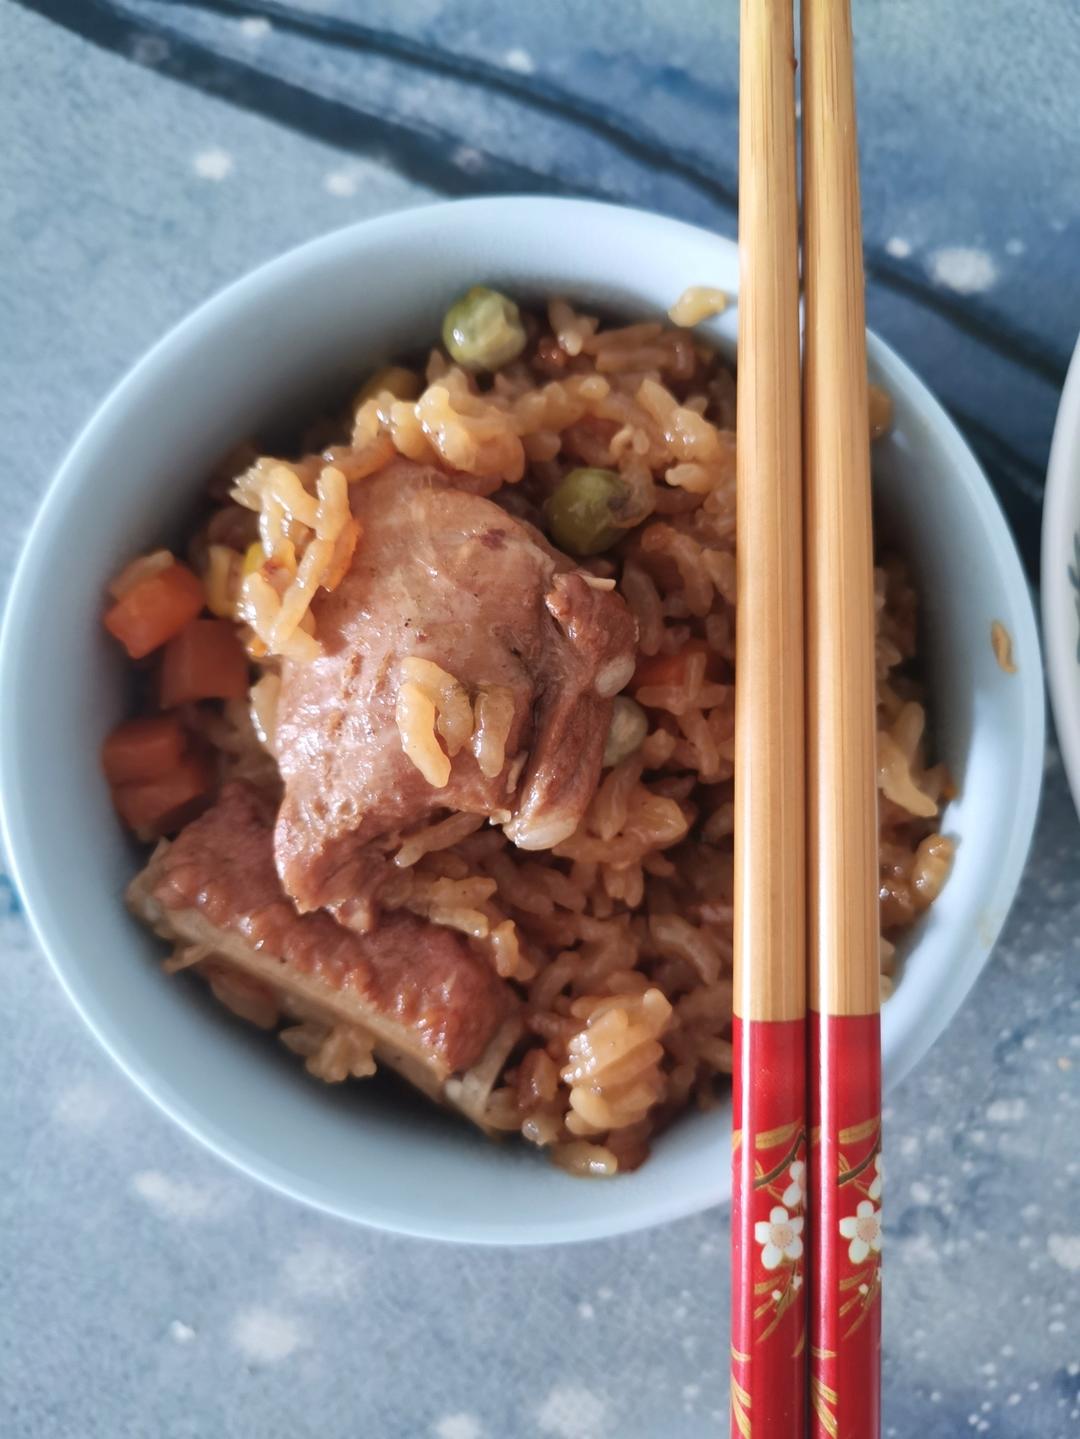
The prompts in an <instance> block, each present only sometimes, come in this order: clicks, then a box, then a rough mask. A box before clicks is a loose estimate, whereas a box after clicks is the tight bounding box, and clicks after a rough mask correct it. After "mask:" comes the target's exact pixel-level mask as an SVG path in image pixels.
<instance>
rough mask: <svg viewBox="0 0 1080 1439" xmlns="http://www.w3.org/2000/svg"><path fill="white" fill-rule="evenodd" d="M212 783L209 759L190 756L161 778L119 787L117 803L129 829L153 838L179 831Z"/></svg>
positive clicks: (117, 787) (117, 789)
mask: <svg viewBox="0 0 1080 1439" xmlns="http://www.w3.org/2000/svg"><path fill="white" fill-rule="evenodd" d="M211 781H212V775H211V771H210V766H209V765H208V764H207V762H206V760H205V759H203V758H202V756H200V755H188V756H187V757H186V758H185V759H182V760H181V761H180V763H179V764H178V765H177V766H176V768H175V769H173V770H170V771H169V772H168V773H167V774H163V775H160V776H159V777H158V778H157V779H150V780H143V781H141V782H139V783H136V784H120V785H116V786H115V788H114V789H113V804H114V805H115V806H116V809H117V813H118V814H119V815H120V818H121V819H122V820H123V821H124V823H125V824H126V825H127V826H128V828H129V829H133V830H134V831H135V832H136V833H137V834H138V835H139V836H140V837H142V838H146V839H152V838H155V837H156V836H159V835H163V834H168V833H170V832H171V831H173V830H176V829H179V828H180V826H181V825H182V824H183V823H184V822H185V821H186V820H187V819H188V818H189V817H190V815H191V814H192V813H193V811H194V809H195V806H196V804H197V803H198V801H200V800H201V799H203V798H204V796H205V795H206V793H207V791H208V790H209V789H210V785H211Z"/></svg>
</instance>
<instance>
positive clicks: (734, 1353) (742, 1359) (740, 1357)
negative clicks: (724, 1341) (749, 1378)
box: [731, 1344, 750, 1364]
mask: <svg viewBox="0 0 1080 1439" xmlns="http://www.w3.org/2000/svg"><path fill="white" fill-rule="evenodd" d="M731 1357H732V1359H735V1360H737V1361H738V1363H740V1364H749V1363H750V1356H749V1354H740V1353H739V1351H738V1350H737V1349H736V1348H735V1346H734V1344H733V1345H732V1346H731Z"/></svg>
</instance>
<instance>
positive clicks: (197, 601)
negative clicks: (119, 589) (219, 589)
mask: <svg viewBox="0 0 1080 1439" xmlns="http://www.w3.org/2000/svg"><path fill="white" fill-rule="evenodd" d="M203 603H204V597H203V587H202V585H201V584H200V583H199V579H198V576H197V575H195V574H193V573H192V571H191V570H189V569H188V567H187V565H181V564H176V563H174V564H171V565H168V566H167V567H166V568H165V569H162V570H157V571H156V572H154V573H153V574H151V575H149V576H147V578H146V579H143V580H140V581H139V582H138V584H136V585H133V586H132V587H131V589H129V590H127V591H126V592H125V594H124V595H123V596H122V598H120V599H119V600H117V602H116V604H114V605H113V606H112V607H111V608H110V609H108V610H106V612H105V628H106V629H107V630H108V631H109V633H110V634H111V635H113V636H114V638H116V639H118V640H119V641H120V643H121V644H122V645H123V646H124V648H125V649H126V650H127V652H128V654H129V655H130V656H131V658H132V659H133V660H141V659H142V658H143V656H144V655H148V654H150V652H151V651H152V650H156V649H157V648H158V647H159V646H160V645H163V644H165V642H166V641H167V640H170V639H172V637H173V635H175V634H179V632H180V631H181V630H182V629H183V628H184V626H185V625H186V624H188V623H189V622H190V621H191V620H193V619H194V618H195V616H196V615H197V614H198V613H199V612H200V611H201V609H202V607H203Z"/></svg>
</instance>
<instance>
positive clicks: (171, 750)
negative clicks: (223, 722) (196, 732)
mask: <svg viewBox="0 0 1080 1439" xmlns="http://www.w3.org/2000/svg"><path fill="white" fill-rule="evenodd" d="M186 748H187V739H186V736H185V734H184V727H183V725H182V724H181V723H180V721H179V720H178V719H177V717H176V715H151V716H150V717H148V718H146V719H133V720H125V722H124V723H123V724H119V725H117V726H116V728H115V729H114V730H113V731H112V733H111V734H109V735H108V736H107V738H106V740H105V743H104V745H103V746H102V749H101V763H102V767H103V769H104V770H105V778H106V779H107V780H108V781H109V783H110V784H135V783H137V782H139V781H142V780H152V779H158V778H159V777H160V776H162V775H164V774H168V772H169V771H170V770H174V769H176V768H177V766H178V765H179V764H180V761H181V759H182V758H183V754H184V750H185V749H186Z"/></svg>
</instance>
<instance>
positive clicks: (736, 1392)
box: [731, 1374, 750, 1439]
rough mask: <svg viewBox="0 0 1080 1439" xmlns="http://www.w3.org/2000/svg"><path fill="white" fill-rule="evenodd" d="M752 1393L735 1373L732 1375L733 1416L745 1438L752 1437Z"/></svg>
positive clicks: (735, 1423) (737, 1427)
mask: <svg viewBox="0 0 1080 1439" xmlns="http://www.w3.org/2000/svg"><path fill="white" fill-rule="evenodd" d="M749 1409H750V1395H749V1394H748V1393H747V1392H746V1390H745V1389H744V1388H743V1387H742V1385H741V1384H740V1383H739V1381H738V1380H737V1379H736V1378H735V1376H734V1374H733V1375H732V1376H731V1418H732V1421H733V1423H734V1425H735V1428H736V1429H738V1431H739V1433H740V1434H741V1435H742V1436H743V1439H750V1414H749V1412H748V1411H749Z"/></svg>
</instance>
